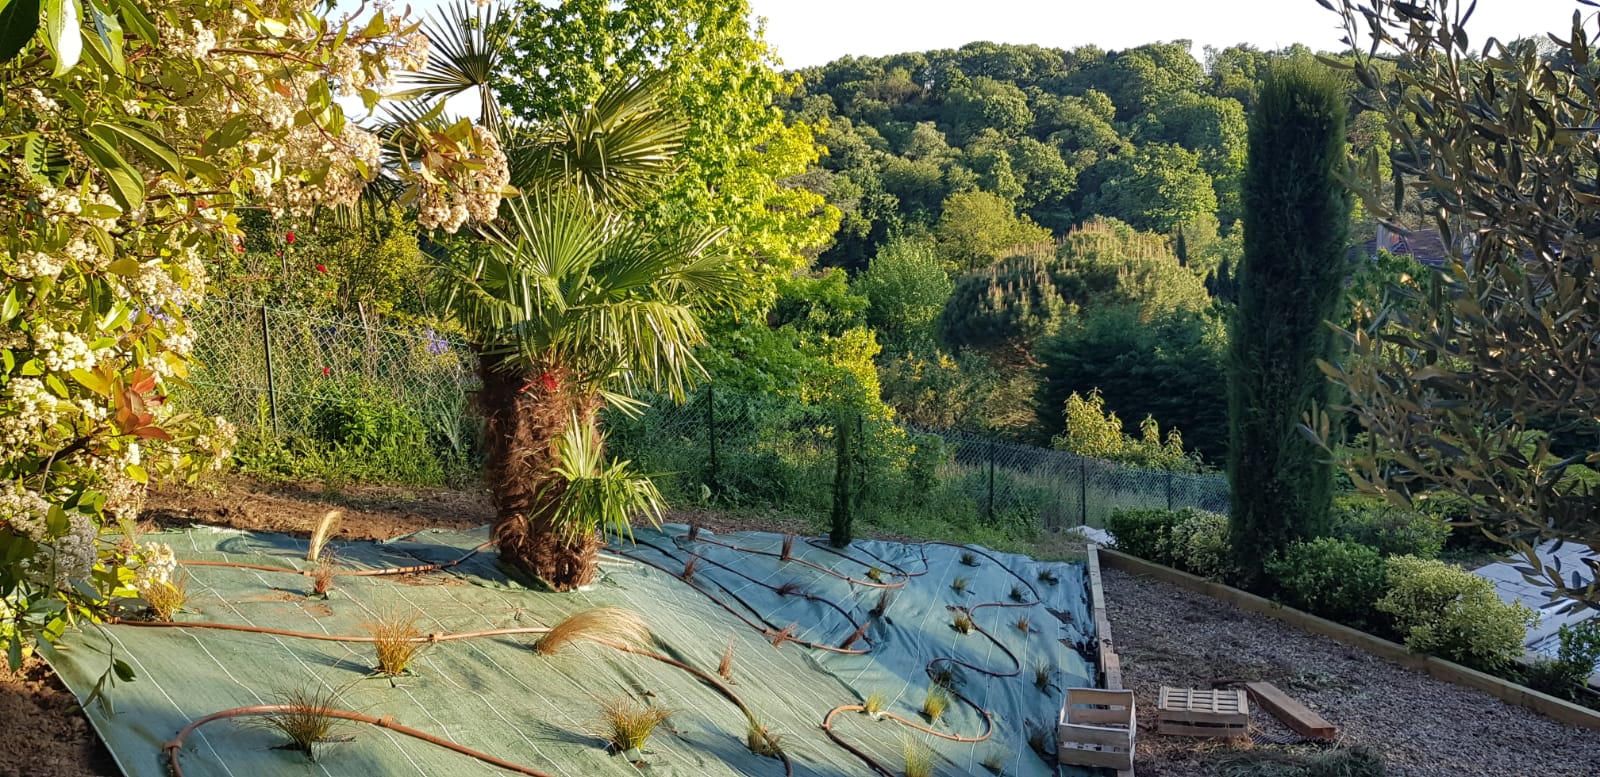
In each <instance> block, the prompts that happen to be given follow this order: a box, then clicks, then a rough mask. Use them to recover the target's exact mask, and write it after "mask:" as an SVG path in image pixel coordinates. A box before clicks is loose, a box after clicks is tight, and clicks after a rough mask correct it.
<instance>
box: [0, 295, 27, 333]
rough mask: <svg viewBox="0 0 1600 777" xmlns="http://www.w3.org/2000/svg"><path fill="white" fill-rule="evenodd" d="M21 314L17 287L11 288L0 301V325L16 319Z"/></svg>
mask: <svg viewBox="0 0 1600 777" xmlns="http://www.w3.org/2000/svg"><path fill="white" fill-rule="evenodd" d="M21 312H22V303H21V302H20V301H19V300H18V299H17V287H16V286H12V287H11V291H9V292H7V293H6V297H5V299H3V300H0V324H4V323H6V322H7V321H10V320H11V319H13V318H16V317H17V314H18V313H21Z"/></svg>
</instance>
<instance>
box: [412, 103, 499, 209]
mask: <svg viewBox="0 0 1600 777" xmlns="http://www.w3.org/2000/svg"><path fill="white" fill-rule="evenodd" d="M472 134H473V140H474V142H475V143H476V144H477V146H478V148H479V154H478V155H477V156H476V157H475V161H477V162H479V163H481V164H483V168H482V169H480V170H476V171H473V172H471V173H468V174H465V175H461V176H458V177H457V180H454V181H452V182H450V183H449V184H445V185H424V186H420V187H419V195H420V196H419V197H418V205H417V223H418V224H420V225H422V226H423V227H425V228H428V229H434V228H441V229H444V230H445V231H446V232H454V231H456V230H458V229H460V228H461V225H462V224H465V223H466V221H467V218H468V217H471V218H473V219H474V220H477V221H492V220H494V217H495V214H496V211H498V210H499V208H500V193H501V192H502V191H504V190H505V188H506V186H507V185H508V184H510V183H511V168H510V165H509V164H508V163H507V162H506V156H505V154H504V153H502V152H501V150H500V142H499V141H498V140H496V139H495V137H494V134H493V133H491V132H489V131H488V130H486V129H484V128H482V127H477V126H474V127H473V128H472Z"/></svg>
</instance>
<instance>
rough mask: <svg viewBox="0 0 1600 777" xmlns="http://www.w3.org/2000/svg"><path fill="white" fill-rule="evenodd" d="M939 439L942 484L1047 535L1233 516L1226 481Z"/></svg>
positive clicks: (971, 438)
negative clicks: (1180, 516) (1117, 519)
mask: <svg viewBox="0 0 1600 777" xmlns="http://www.w3.org/2000/svg"><path fill="white" fill-rule="evenodd" d="M935 434H937V435H938V436H939V438H940V439H942V440H944V442H945V445H946V446H948V449H949V451H950V453H949V455H948V456H947V457H946V460H945V463H944V465H943V467H942V469H941V476H942V479H951V478H957V479H960V480H961V481H962V482H965V483H968V486H967V493H968V494H969V495H970V496H971V498H972V499H973V500H974V501H975V502H976V503H977V505H978V507H979V511H980V512H981V513H983V514H985V515H997V514H1002V513H1005V512H1008V511H1022V512H1032V513H1035V514H1037V515H1038V516H1039V521H1040V523H1041V524H1042V525H1043V526H1044V527H1045V528H1048V529H1060V528H1064V527H1068V526H1103V525H1105V520H1106V519H1107V518H1109V517H1111V514H1112V513H1114V512H1116V511H1118V510H1125V509H1145V508H1164V509H1167V510H1178V509H1182V508H1185V507H1197V508H1200V509H1202V510H1211V511H1213V512H1221V513H1225V512H1227V511H1228V480H1227V478H1225V477H1223V476H1222V475H1218V474H1212V473H1188V472H1172V471H1168V470H1149V469H1140V468H1137V467H1130V466H1127V465H1124V464H1120V463H1118V462H1115V461H1108V460H1106V459H1093V458H1088V457H1086V456H1078V455H1076V454H1072V453H1067V452H1066V451H1058V450H1052V449H1050V448H1035V447H1032V446H1027V445H1012V444H1008V443H1003V442H997V441H995V440H993V439H989V438H986V437H983V436H980V435H976V434H971V433H967V432H936V433H935ZM974 475H976V476H974Z"/></svg>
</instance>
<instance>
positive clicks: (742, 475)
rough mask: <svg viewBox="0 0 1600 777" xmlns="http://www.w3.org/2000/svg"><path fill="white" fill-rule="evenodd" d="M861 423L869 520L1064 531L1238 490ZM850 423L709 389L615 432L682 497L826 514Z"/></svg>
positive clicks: (962, 436) (949, 434)
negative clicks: (912, 514)
mask: <svg viewBox="0 0 1600 777" xmlns="http://www.w3.org/2000/svg"><path fill="white" fill-rule="evenodd" d="M852 417H853V418H854V419H855V422H856V423H857V424H859V425H860V426H861V427H862V428H864V430H865V432H864V434H862V435H861V438H862V439H863V441H864V442H863V445H864V448H865V450H864V451H862V454H861V460H862V461H863V463H864V472H863V474H862V481H863V485H862V488H863V491H864V493H863V494H862V495H861V496H862V504H863V506H864V509H865V510H866V511H867V512H868V513H869V514H870V513H873V512H877V513H883V512H892V511H897V510H926V509H928V508H929V507H930V506H932V505H937V506H938V508H939V509H942V510H945V511H955V512H960V513H965V514H968V515H971V516H975V518H976V519H977V520H980V521H983V522H986V523H991V524H993V523H1001V524H1010V525H1018V524H1022V525H1028V526H1034V527H1043V528H1046V529H1060V528H1065V527H1069V526H1085V525H1087V526H1102V525H1104V522H1105V520H1106V518H1108V517H1110V515H1111V513H1113V512H1115V511H1117V510H1121V509H1128V508H1166V509H1181V508H1185V507H1197V508H1201V509H1205V510H1212V511H1216V512H1226V511H1227V509H1228V484H1227V479H1226V478H1224V477H1223V476H1221V475H1218V474H1210V473H1183V472H1169V471H1160V470H1146V469H1139V468H1135V467H1129V466H1126V465H1123V464H1119V463H1117V462H1114V461H1106V460H1104V459H1092V458H1086V457H1083V456H1077V455H1074V454H1071V453H1067V452H1064V451H1057V450H1052V449H1048V448H1035V447H1031V446H1026V445H1014V444H1008V443H1004V442H998V441H996V440H993V439H989V438H986V437H983V436H980V435H976V434H971V433H967V432H956V431H940V432H923V431H919V430H915V429H907V428H904V427H899V426H895V425H893V424H885V423H873V422H871V421H868V420H867V419H864V418H861V417H859V416H852ZM840 422H841V421H840V417H839V415H838V413H836V412H830V411H827V410H824V409H820V408H798V407H794V406H789V405H785V404H783V403H781V402H778V401H775V400H773V399H771V398H768V397H762V396H756V395H749V394H741V393H738V392H732V391H727V390H718V389H716V388H715V387H707V388H705V389H702V390H700V391H699V392H697V393H696V394H694V395H692V396H691V397H690V398H689V399H688V400H687V401H686V402H684V403H682V404H672V403H668V402H660V401H658V402H655V403H652V405H651V408H650V410H648V411H646V412H645V413H644V414H643V415H642V416H640V417H638V418H633V419H628V418H612V419H611V420H610V424H609V425H610V428H611V430H612V449H613V451H614V452H616V453H617V454H618V455H622V456H625V457H627V458H631V459H633V460H635V461H637V462H639V463H640V464H641V465H642V466H644V467H645V468H647V469H652V470H653V471H657V472H662V473H665V474H667V475H668V477H667V478H666V479H665V481H666V483H667V484H668V487H669V489H670V490H671V491H672V492H673V495H674V496H677V497H679V498H698V499H702V500H708V499H709V500H721V501H724V502H729V503H734V504H745V505H760V504H770V505H773V506H781V507H785V508H789V509H802V510H804V509H809V510H811V511H815V512H826V511H827V510H828V508H829V507H830V502H829V500H830V499H831V496H832V490H831V488H832V481H833V476H834V472H835V464H836V461H837V458H836V457H837V453H836V451H835V449H834V446H833V443H832V442H831V441H832V437H833V433H834V429H835V428H836V425H837V424H838V423H840ZM845 422H849V419H845Z"/></svg>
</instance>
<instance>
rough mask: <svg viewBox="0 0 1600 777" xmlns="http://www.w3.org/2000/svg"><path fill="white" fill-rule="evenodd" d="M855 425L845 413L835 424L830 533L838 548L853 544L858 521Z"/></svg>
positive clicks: (829, 536)
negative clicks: (852, 532) (852, 539)
mask: <svg viewBox="0 0 1600 777" xmlns="http://www.w3.org/2000/svg"><path fill="white" fill-rule="evenodd" d="M855 425H856V420H855V418H854V417H853V414H851V413H847V412H843V411H841V412H840V413H839V414H838V418H837V419H836V420H835V422H834V424H833V445H834V456H835V464H834V471H833V522H832V524H833V525H832V528H831V529H830V530H829V532H828V543H829V544H831V545H833V546H834V547H836V548H842V547H844V546H846V545H849V544H850V539H851V537H852V534H851V523H853V519H854V518H855V504H854V502H855V491H856V474H855V463H856V462H855V459H856V452H855V445H854V437H855Z"/></svg>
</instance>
